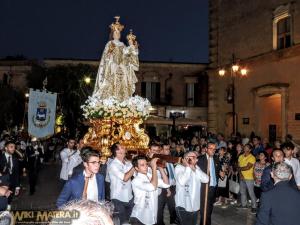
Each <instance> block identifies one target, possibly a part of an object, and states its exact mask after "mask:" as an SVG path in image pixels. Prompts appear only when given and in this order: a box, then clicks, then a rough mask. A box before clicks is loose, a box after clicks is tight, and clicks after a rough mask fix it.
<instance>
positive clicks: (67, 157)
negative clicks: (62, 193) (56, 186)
mask: <svg viewBox="0 0 300 225" xmlns="http://www.w3.org/2000/svg"><path fill="white" fill-rule="evenodd" d="M75 143H76V142H75V139H74V138H69V140H68V142H67V147H66V148H64V149H63V150H62V151H61V152H60V159H61V162H62V167H61V171H60V180H61V182H62V184H63V185H64V184H65V182H66V181H67V180H68V179H69V177H71V176H72V173H73V168H71V166H72V165H70V162H71V161H73V160H72V157H76V152H77V151H76V150H75V149H74V147H75Z"/></svg>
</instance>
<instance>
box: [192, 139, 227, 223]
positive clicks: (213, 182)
mask: <svg viewBox="0 0 300 225" xmlns="http://www.w3.org/2000/svg"><path fill="white" fill-rule="evenodd" d="M215 152H216V144H215V143H212V142H209V143H208V145H207V150H206V154H204V155H202V156H200V157H199V159H198V163H197V164H198V166H199V167H200V169H201V170H202V171H203V172H204V173H206V174H207V169H209V177H210V179H209V183H208V184H204V183H202V184H201V206H200V225H210V224H211V214H212V211H213V206H214V202H215V199H216V190H217V186H218V179H219V177H220V176H221V177H224V176H225V174H224V172H222V171H221V166H220V163H219V160H218V159H217V158H216V157H215ZM208 162H209V163H210V164H209V165H208ZM207 185H208V195H207V206H206V207H207V208H206V224H204V222H203V218H204V208H205V192H206V188H207Z"/></svg>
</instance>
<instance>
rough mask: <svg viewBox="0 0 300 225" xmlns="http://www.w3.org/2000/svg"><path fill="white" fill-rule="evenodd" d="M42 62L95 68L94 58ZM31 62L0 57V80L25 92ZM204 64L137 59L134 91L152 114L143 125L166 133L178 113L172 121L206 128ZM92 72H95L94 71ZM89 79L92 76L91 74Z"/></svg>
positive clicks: (167, 133)
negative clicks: (150, 105)
mask: <svg viewBox="0 0 300 225" xmlns="http://www.w3.org/2000/svg"><path fill="white" fill-rule="evenodd" d="M42 63H43V65H44V66H46V67H53V66H58V65H76V64H87V65H90V66H94V67H95V68H97V67H98V66H99V61H98V60H73V59H45V60H43V62H42ZM32 64H33V62H32V61H28V60H21V61H0V81H1V82H2V83H3V82H6V83H7V82H9V84H10V85H11V86H12V87H15V88H18V89H20V90H22V91H24V94H25V93H26V92H28V88H29V87H27V84H26V74H27V73H28V72H29V71H30V70H31V67H32ZM206 68H207V64H188V63H162V62H141V63H140V69H139V72H138V73H137V78H138V83H137V84H136V94H138V95H140V96H143V97H146V98H148V99H149V100H150V101H151V103H152V105H153V108H152V113H151V114H152V117H151V118H150V119H149V120H147V121H146V123H147V126H149V127H152V128H153V129H152V131H153V130H154V132H155V133H156V134H157V135H158V134H161V133H164V134H166V135H170V132H171V127H172V126H173V119H172V118H171V115H174V114H176V115H177V116H178V114H180V115H181V118H176V121H175V123H176V124H175V125H176V126H181V127H186V128H187V127H188V126H197V127H198V128H200V129H202V128H203V129H204V130H205V131H206V126H207V106H208V91H207V90H208V76H207V74H206ZM94 76H96V74H94ZM91 78H92V79H93V77H91Z"/></svg>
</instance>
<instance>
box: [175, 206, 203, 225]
mask: <svg viewBox="0 0 300 225" xmlns="http://www.w3.org/2000/svg"><path fill="white" fill-rule="evenodd" d="M176 213H177V217H178V219H179V223H180V225H196V224H197V216H198V212H197V211H195V212H188V211H186V210H185V209H184V208H182V207H176Z"/></svg>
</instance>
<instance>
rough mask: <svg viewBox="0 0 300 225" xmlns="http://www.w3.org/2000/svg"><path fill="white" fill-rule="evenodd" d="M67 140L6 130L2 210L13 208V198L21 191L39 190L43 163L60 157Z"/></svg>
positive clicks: (0, 153)
mask: <svg viewBox="0 0 300 225" xmlns="http://www.w3.org/2000/svg"><path fill="white" fill-rule="evenodd" d="M64 143H65V140H64V138H63V137H52V138H49V139H47V140H43V141H41V140H38V139H37V138H35V137H33V138H31V137H29V136H28V135H26V134H24V133H23V132H10V133H9V132H6V131H4V132H3V133H2V135H1V138H0V211H2V210H5V209H8V210H10V209H11V203H12V201H13V200H16V198H15V199H14V196H18V195H19V194H20V192H22V194H25V193H26V194H29V195H34V194H35V192H36V185H37V180H38V176H39V172H40V170H41V169H42V167H43V164H45V163H49V162H55V161H58V159H59V153H60V151H61V149H63V147H64ZM21 181H23V182H21ZM27 183H28V188H27V187H26V184H27ZM16 201H17V200H16Z"/></svg>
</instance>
